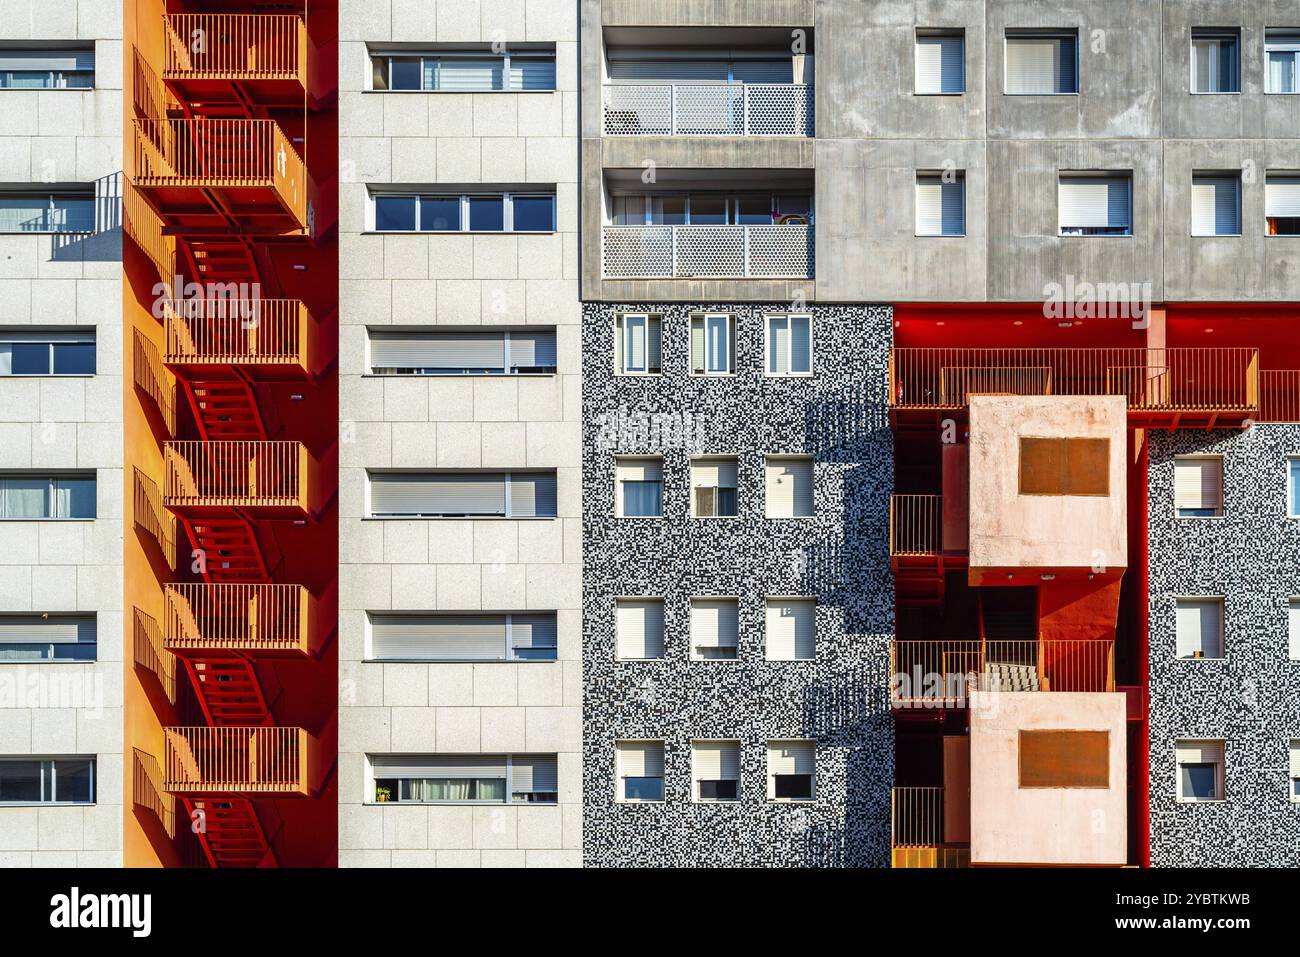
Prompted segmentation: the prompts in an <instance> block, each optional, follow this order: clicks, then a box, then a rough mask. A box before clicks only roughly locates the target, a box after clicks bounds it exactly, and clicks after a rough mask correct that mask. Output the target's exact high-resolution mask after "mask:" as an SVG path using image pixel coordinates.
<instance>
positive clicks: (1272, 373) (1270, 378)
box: [1259, 369, 1300, 422]
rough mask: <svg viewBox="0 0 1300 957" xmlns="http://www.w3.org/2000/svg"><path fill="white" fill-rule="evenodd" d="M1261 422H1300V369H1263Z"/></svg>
mask: <svg viewBox="0 0 1300 957" xmlns="http://www.w3.org/2000/svg"><path fill="white" fill-rule="evenodd" d="M1259 420H1260V421H1261V422H1300V369H1262V370H1260V373H1259Z"/></svg>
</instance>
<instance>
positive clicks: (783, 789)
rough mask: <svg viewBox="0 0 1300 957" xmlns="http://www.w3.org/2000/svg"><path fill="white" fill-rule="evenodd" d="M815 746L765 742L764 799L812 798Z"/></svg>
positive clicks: (807, 742)
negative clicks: (765, 780)
mask: <svg viewBox="0 0 1300 957" xmlns="http://www.w3.org/2000/svg"><path fill="white" fill-rule="evenodd" d="M816 762H817V746H816V745H815V744H814V743H813V742H811V741H769V742H768V743H767V799H768V800H769V801H811V800H813V799H814V798H815V797H816Z"/></svg>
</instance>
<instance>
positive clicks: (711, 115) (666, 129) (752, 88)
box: [604, 83, 813, 136]
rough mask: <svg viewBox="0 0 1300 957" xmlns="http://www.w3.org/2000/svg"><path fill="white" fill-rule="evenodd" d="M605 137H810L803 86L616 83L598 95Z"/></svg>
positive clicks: (807, 93)
mask: <svg viewBox="0 0 1300 957" xmlns="http://www.w3.org/2000/svg"><path fill="white" fill-rule="evenodd" d="M604 115H605V127H604V128H605V135H606V136H812V135H813V88H812V87H811V86H808V85H806V84H803V83H619V84H609V85H607V86H606V87H605V90H604Z"/></svg>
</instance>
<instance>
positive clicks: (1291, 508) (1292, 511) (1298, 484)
mask: <svg viewBox="0 0 1300 957" xmlns="http://www.w3.org/2000/svg"><path fill="white" fill-rule="evenodd" d="M1286 469H1287V515H1288V516H1289V517H1290V518H1300V458H1288V459H1287V460H1286Z"/></svg>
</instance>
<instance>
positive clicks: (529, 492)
mask: <svg viewBox="0 0 1300 957" xmlns="http://www.w3.org/2000/svg"><path fill="white" fill-rule="evenodd" d="M510 517H511V518H554V517H555V473H554V472H514V473H512V474H511V475H510Z"/></svg>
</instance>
